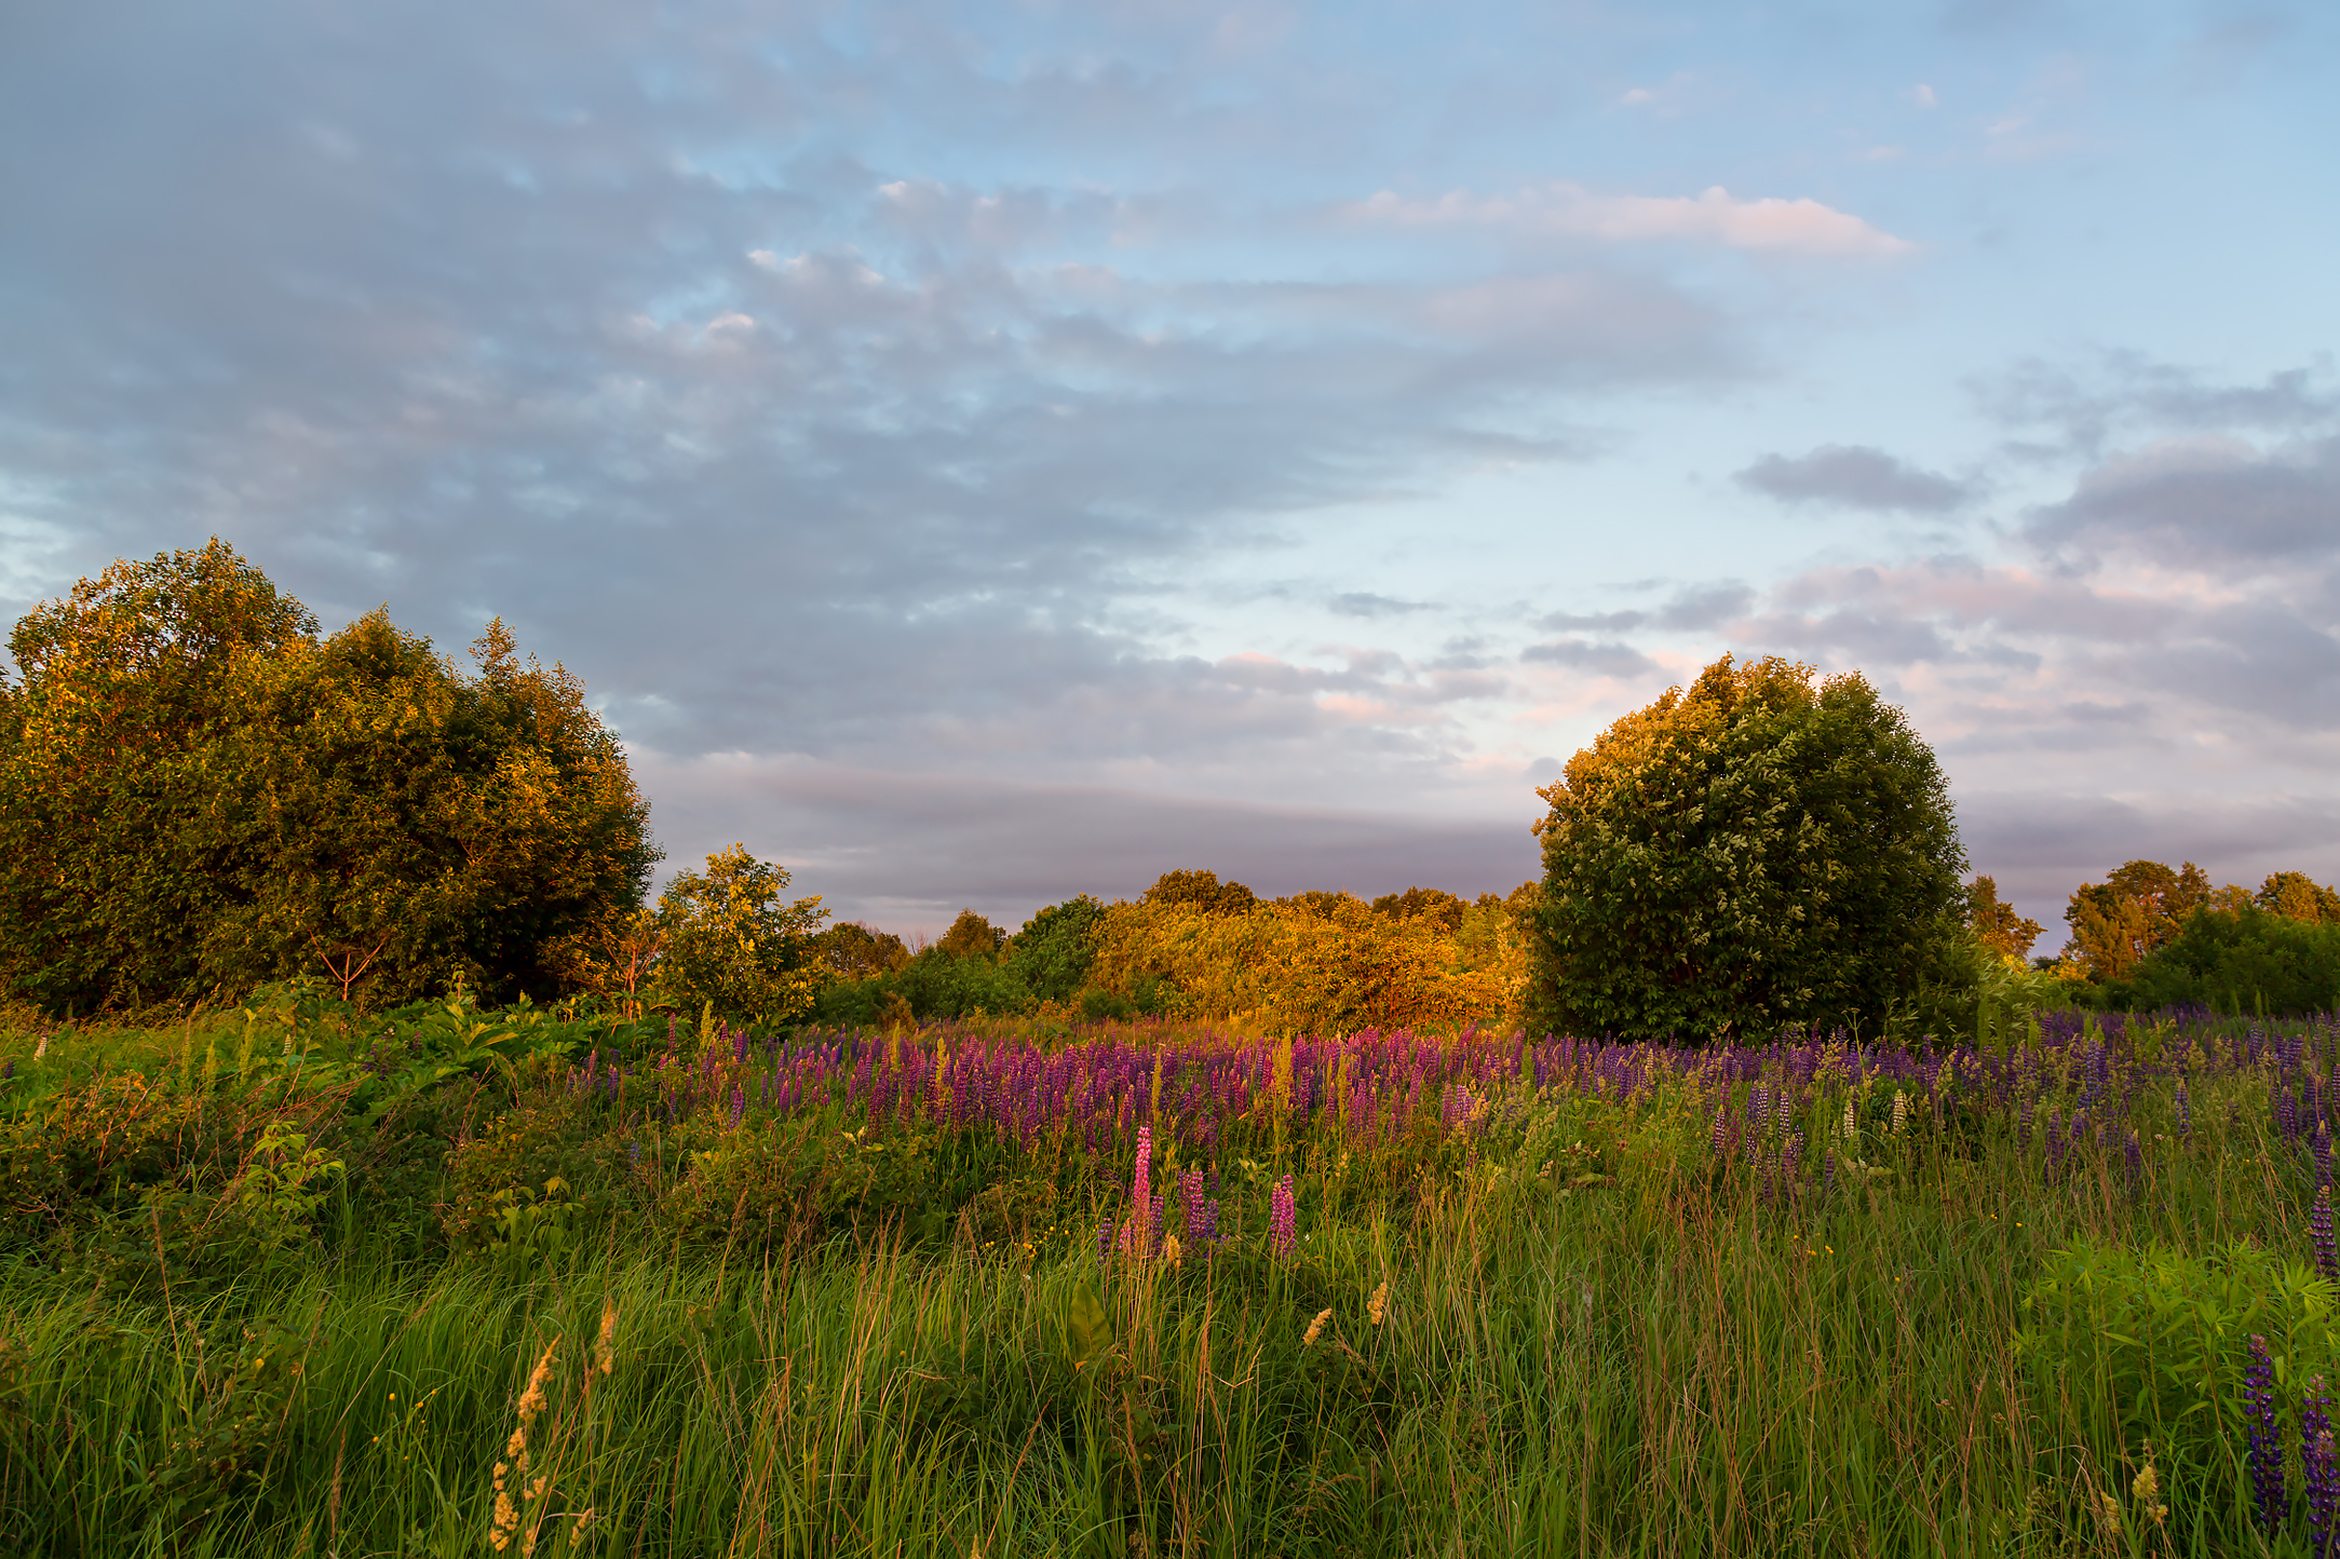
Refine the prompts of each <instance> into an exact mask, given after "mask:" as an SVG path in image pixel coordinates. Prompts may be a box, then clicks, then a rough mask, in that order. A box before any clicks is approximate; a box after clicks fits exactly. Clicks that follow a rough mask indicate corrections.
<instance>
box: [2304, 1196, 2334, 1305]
mask: <svg viewBox="0 0 2340 1559" xmlns="http://www.w3.org/2000/svg"><path fill="white" fill-rule="evenodd" d="M2308 1238H2309V1239H2310V1240H2311V1241H2312V1242H2313V1243H2314V1245H2315V1248H2316V1271H2317V1272H2318V1273H2319V1274H2321V1275H2322V1277H2323V1279H2324V1281H2325V1282H2327V1283H2330V1284H2333V1285H2335V1286H2340V1250H2336V1249H2335V1248H2334V1246H2333V1243H2332V1188H2331V1187H2330V1186H2328V1185H2327V1186H2325V1187H2323V1188H2322V1189H2321V1190H2319V1191H2317V1192H2316V1205H2315V1206H2314V1208H2312V1209H2311V1210H2310V1211H2309V1213H2308Z"/></svg>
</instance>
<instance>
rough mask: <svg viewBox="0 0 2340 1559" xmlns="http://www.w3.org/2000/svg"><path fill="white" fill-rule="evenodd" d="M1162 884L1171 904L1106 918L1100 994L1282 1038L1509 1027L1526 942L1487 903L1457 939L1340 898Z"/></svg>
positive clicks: (1446, 926) (1149, 904)
mask: <svg viewBox="0 0 2340 1559" xmlns="http://www.w3.org/2000/svg"><path fill="white" fill-rule="evenodd" d="M1173 878H1174V879H1176V881H1175V882H1173ZM1204 879H1207V885H1206V884H1205V883H1204V881H1203V880H1204ZM1164 882H1165V883H1171V884H1172V886H1171V888H1170V890H1169V891H1167V892H1164V891H1160V890H1161V887H1162V885H1161V884H1157V885H1156V890H1150V891H1149V892H1148V893H1147V894H1146V895H1145V896H1144V897H1142V898H1141V899H1139V900H1138V901H1137V902H1135V903H1124V904H1110V905H1107V906H1105V907H1104V910H1103V912H1102V914H1101V915H1100V916H1099V918H1098V921H1097V928H1096V931H1095V933H1094V936H1095V943H1096V958H1095V962H1094V964H1093V966H1092V968H1091V970H1090V978H1091V979H1092V980H1093V981H1094V982H1095V984H1096V985H1097V986H1098V987H1099V988H1100V989H1103V990H1105V991H1108V992H1112V993H1115V994H1117V995H1120V996H1124V997H1133V996H1136V995H1138V994H1139V993H1141V992H1146V991H1149V990H1150V991H1156V992H1160V993H1161V996H1160V1001H1161V1004H1162V1005H1164V1006H1166V1007H1168V1008H1169V1009H1170V1010H1172V1011H1175V1012H1177V1013H1179V1014H1181V1015H1185V1016H1194V1017H1209V1018H1220V1019H1225V1020H1228V1021H1231V1022H1237V1023H1243V1024H1247V1025H1252V1026H1256V1027H1259V1028H1263V1029H1267V1030H1269V1031H1272V1032H1279V1033H1322V1034H1331V1033H1341V1032H1347V1031H1351V1030H1355V1029H1360V1028H1384V1029H1387V1028H1398V1027H1411V1028H1422V1029H1445V1030H1451V1029H1455V1028H1459V1027H1461V1026H1463V1025H1464V1024H1468V1023H1479V1024H1488V1025H1495V1024H1503V1023H1506V1022H1508V1021H1510V1020H1511V1018H1512V1017H1513V1016H1514V1014H1513V1011H1512V1008H1513V1002H1514V997H1515V995H1516V993H1517V991H1518V989H1519V983H1520V977H1521V975H1522V973H1523V972H1524V968H1525V962H1526V942H1525V938H1524V936H1523V935H1522V934H1521V933H1520V931H1519V930H1518V929H1517V924H1516V920H1515V917H1514V915H1513V912H1512V907H1511V906H1510V905H1509V904H1507V903H1506V901H1504V900H1502V899H1499V898H1497V897H1496V896H1495V895H1493V894H1489V895H1487V896H1486V897H1485V898H1484V899H1483V900H1481V902H1480V903H1479V904H1478V905H1473V906H1465V907H1464V909H1463V911H1462V913H1461V914H1460V915H1458V916H1455V917H1453V920H1452V924H1451V928H1450V923H1449V920H1448V918H1447V917H1445V916H1443V915H1439V914H1425V915H1396V914H1386V913H1378V912H1376V911H1375V909H1374V908H1373V906H1371V905H1369V904H1367V903H1365V902H1364V901H1363V900H1362V899H1359V898H1356V897H1354V896H1353V895H1350V894H1346V893H1324V892H1318V893H1308V894H1301V895H1297V896H1295V897H1294V898H1290V899H1280V900H1275V901H1273V902H1263V901H1261V900H1260V899H1258V898H1257V897H1256V896H1255V895H1253V894H1252V893H1251V891H1250V890H1249V889H1248V888H1244V887H1243V886H1242V884H1240V883H1226V884H1221V883H1219V882H1218V880H1217V878H1216V877H1215V876H1214V875H1213V874H1211V873H1208V872H1179V873H1173V874H1171V876H1170V877H1166V878H1165V879H1164ZM1198 886H1205V887H1206V888H1207V891H1200V892H1197V891H1193V890H1194V889H1195V888H1196V887H1198ZM1442 897H1446V898H1452V896H1451V895H1444V896H1442ZM1517 897H1518V896H1517V895H1514V898H1517ZM1453 902H1454V903H1456V904H1460V903H1461V901H1460V900H1459V899H1457V900H1454V901H1453Z"/></svg>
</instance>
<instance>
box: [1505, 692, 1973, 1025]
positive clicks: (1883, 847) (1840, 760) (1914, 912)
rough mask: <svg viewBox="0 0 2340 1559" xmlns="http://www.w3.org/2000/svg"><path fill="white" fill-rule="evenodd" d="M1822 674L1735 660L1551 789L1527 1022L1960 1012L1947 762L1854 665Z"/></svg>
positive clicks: (1582, 756) (1868, 1020)
mask: <svg viewBox="0 0 2340 1559" xmlns="http://www.w3.org/2000/svg"><path fill="white" fill-rule="evenodd" d="M1814 675H1815V673H1814V671H1813V669H1812V668H1810V667H1808V666H1799V665H1795V664H1792V663H1790V662H1787V661H1784V660H1779V659H1776V658H1766V659H1764V660H1761V661H1757V662H1753V663H1750V664H1745V665H1739V664H1734V662H1733V661H1732V659H1731V657H1730V656H1727V655H1726V656H1724V657H1723V658H1722V659H1721V660H1719V661H1717V662H1715V663H1714V664H1713V665H1711V666H1709V667H1707V668H1706V670H1705V671H1704V672H1703V673H1702V674H1701V675H1700V676H1699V677H1698V679H1697V681H1696V682H1694V683H1692V684H1691V685H1690V687H1688V688H1687V689H1682V688H1677V689H1674V690H1673V691H1671V692H1668V693H1667V694H1666V695H1665V696H1664V697H1662V698H1660V699H1659V700H1658V701H1657V702H1656V703H1654V704H1651V705H1650V706H1648V707H1647V708H1645V709H1641V710H1638V711H1636V712H1634V713H1632V714H1629V715H1627V716H1625V717H1624V718H1622V719H1620V720H1618V721H1617V722H1616V723H1615V724H1614V725H1612V726H1610V727H1609V728H1608V730H1606V731H1604V732H1603V733H1602V734H1601V735H1600V737H1599V738H1598V739H1596V740H1595V742H1594V743H1593V745H1592V746H1591V747H1589V748H1587V749H1585V750H1584V751H1582V752H1579V753H1578V754H1577V755H1576V756H1575V757H1574V758H1573V759H1571V760H1570V762H1569V764H1568V767H1567V769H1566V771H1565V773H1564V774H1563V776H1562V778H1561V779H1560V780H1559V781H1558V782H1556V783H1554V784H1552V785H1549V786H1546V787H1544V788H1543V789H1542V790H1541V791H1540V792H1539V794H1541V795H1542V796H1543V797H1544V799H1545V800H1546V801H1547V802H1549V803H1550V805H1551V811H1550V813H1549V814H1548V815H1547V816H1546V817H1545V818H1544V819H1543V820H1542V822H1541V823H1540V824H1538V826H1537V832H1538V834H1539V835H1540V836H1541V837H1542V840H1543V850H1544V880H1543V888H1542V894H1541V899H1540V902H1539V903H1538V904H1537V906H1536V908H1535V910H1534V919H1533V929H1534V933H1535V949H1534V952H1535V957H1534V966H1533V972H1532V975H1531V981H1530V988H1529V991H1528V995H1527V1002H1526V1011H1527V1017H1528V1020H1529V1022H1530V1024H1531V1026H1532V1027H1534V1028H1536V1029H1539V1030H1541V1029H1549V1030H1556V1031H1560V1032H1573V1033H1578V1034H1603V1033H1610V1034H1616V1035H1619V1036H1622V1037H1628V1038H1633V1039H1645V1038H1648V1039H1655V1038H1675V1039H1683V1040H1700V1039H1707V1038H1715V1037H1721V1036H1726V1035H1728V1036H1749V1037H1752V1036H1759V1035H1767V1034H1772V1033H1776V1032H1777V1031H1778V1030H1779V1028H1780V1027H1781V1026H1782V1025H1783V1024H1785V1023H1787V1022H1789V1021H1803V1022H1818V1023H1831V1024H1832V1023H1838V1022H1859V1023H1861V1024H1862V1025H1863V1026H1864V1027H1866V1028H1867V1029H1868V1030H1869V1031H1870V1032H1876V1031H1877V1029H1878V1028H1879V1027H1880V1026H1881V1025H1883V1024H1885V1023H1886V1022H1887V1021H1888V1019H1889V1018H1890V1017H1895V1016H1898V1015H1900V1014H1905V1013H1909V1012H1911V1011H1913V1010H1916V1009H1917V1007H1918V1004H1920V1003H1926V1002H1939V1001H1945V1000H1957V999H1962V998H1960V997H1959V996H1958V994H1957V993H1958V992H1959V990H1960V989H1961V986H1960V982H1961V981H1963V982H1966V983H1968V984H1971V981H1972V978H1973V975H1972V959H1971V955H1970V954H1969V953H1968V952H1967V951H1966V949H1967V948H1968V946H1969V945H1970V944H1968V942H1967V939H1966V930H1965V925H1964V921H1965V909H1966V904H1965V893H1964V890H1963V889H1962V888H1961V886H1960V884H1959V877H1960V876H1961V875H1962V873H1963V871H1964V868H1965V865H1966V858H1965V852H1964V851H1963V850H1962V849H1961V848H1960V846H1959V843H1958V830H1957V825H1956V823H1955V821H1954V820H1953V818H1952V815H1951V809H1950V800H1949V795H1948V791H1947V788H1946V786H1945V784H1944V781H1943V778H1942V773H1941V770H1940V768H1939V766H1938V765H1937V764H1936V763H1935V761H1934V755H1933V752H1932V750H1931V749H1930V748H1928V747H1927V745H1926V744H1925V742H1924V741H1922V740H1921V739H1920V738H1919V737H1918V735H1917V733H1916V732H1915V731H1913V730H1911V729H1910V727H1909V723H1908V721H1907V720H1906V719H1905V718H1904V716H1903V715H1902V713H1901V711H1899V710H1898V709H1895V708H1893V707H1892V706H1890V705H1888V704H1886V703H1885V702H1884V701H1883V700H1881V699H1880V698H1878V696H1877V694H1876V692H1875V691H1874V690H1873V689H1872V688H1870V686H1869V684H1868V683H1867V682H1866V681H1864V680H1862V678H1861V677H1859V676H1858V675H1857V674H1847V675H1843V676H1835V677H1830V678H1828V679H1826V680H1825V681H1823V682H1821V683H1819V684H1818V685H1817V686H1815V685H1814V683H1813V677H1814ZM1945 992H1947V993H1949V995H1947V996H1946V995H1945V994H1944V993H1945Z"/></svg>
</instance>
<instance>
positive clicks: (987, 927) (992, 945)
mask: <svg viewBox="0 0 2340 1559" xmlns="http://www.w3.org/2000/svg"><path fill="white" fill-rule="evenodd" d="M1006 945H1007V933H1006V932H1005V931H1002V930H1000V929H999V927H997V926H995V925H993V924H992V923H991V922H990V921H988V920H986V919H984V918H983V917H982V916H981V915H978V914H976V913H975V912H974V911H973V910H971V909H963V910H960V911H959V918H958V919H956V920H954V921H952V922H951V928H950V929H949V930H948V931H945V932H944V933H943V934H942V940H941V941H940V942H937V943H936V944H935V946H936V947H938V948H940V949H941V950H942V955H943V956H944V957H945V958H988V959H994V960H996V959H997V958H998V957H999V950H1000V949H1001V948H1002V947H1005V946H1006Z"/></svg>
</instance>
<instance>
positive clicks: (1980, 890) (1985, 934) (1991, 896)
mask: <svg viewBox="0 0 2340 1559" xmlns="http://www.w3.org/2000/svg"><path fill="white" fill-rule="evenodd" d="M1966 923H1967V925H1968V926H1969V927H1970V928H1972V930H1973V931H1974V935H1975V940H1976V941H1978V942H1980V943H1982V945H1983V946H1985V947H1987V948H1989V949H1990V950H1991V951H1992V952H1994V953H1997V954H1998V955H1999V956H2000V957H2001V958H2012V959H2014V960H2015V961H2016V962H2017V963H2021V962H2022V961H2023V960H2025V959H2027V958H2029V957H2030V956H2031V945H2032V944H2033V943H2034V942H2037V941H2038V940H2039V934H2040V932H2041V931H2042V930H2044V929H2045V928H2044V927H2043V926H2041V925H2040V923H2039V922H2038V921H2036V920H2033V919H2030V918H2029V917H2028V916H2024V915H2019V914H2017V913H2016V912H2015V906H2014V905H2012V904H2006V903H2002V902H2001V901H2000V899H1999V885H1998V883H1997V882H1996V881H1994V880H1993V879H1991V878H1989V877H1977V878H1975V879H1974V881H1972V882H1970V883H1968V884H1967V885H1966Z"/></svg>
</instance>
